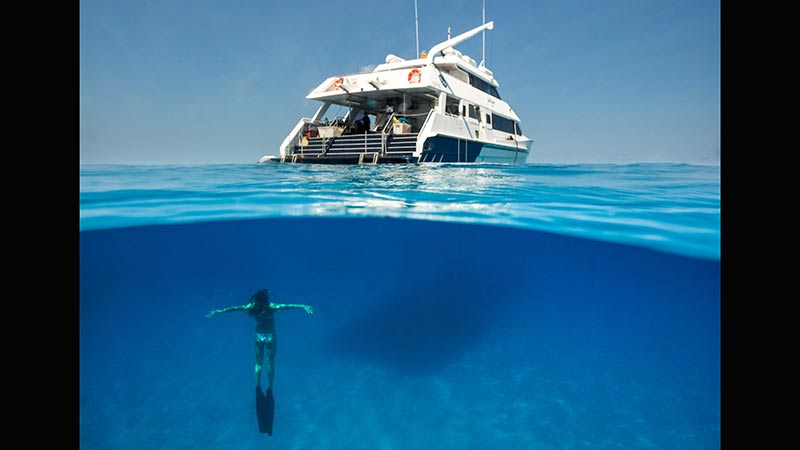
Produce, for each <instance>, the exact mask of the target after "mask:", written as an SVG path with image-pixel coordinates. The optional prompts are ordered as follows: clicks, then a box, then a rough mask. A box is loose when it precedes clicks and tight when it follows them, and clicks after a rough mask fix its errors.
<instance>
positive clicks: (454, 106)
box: [444, 95, 458, 116]
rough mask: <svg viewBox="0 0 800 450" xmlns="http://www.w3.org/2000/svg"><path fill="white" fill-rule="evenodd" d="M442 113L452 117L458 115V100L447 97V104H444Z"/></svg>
mask: <svg viewBox="0 0 800 450" xmlns="http://www.w3.org/2000/svg"><path fill="white" fill-rule="evenodd" d="M444 112H445V113H447V114H452V115H454V116H457V115H458V99H455V98H453V97H450V96H449V95H448V96H447V103H445V107H444Z"/></svg>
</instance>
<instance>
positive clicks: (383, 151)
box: [381, 113, 395, 155]
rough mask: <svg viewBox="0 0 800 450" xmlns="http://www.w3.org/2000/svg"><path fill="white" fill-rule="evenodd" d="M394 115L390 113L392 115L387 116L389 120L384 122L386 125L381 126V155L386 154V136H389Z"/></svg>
mask: <svg viewBox="0 0 800 450" xmlns="http://www.w3.org/2000/svg"><path fill="white" fill-rule="evenodd" d="M394 115H395V113H392V115H391V116H389V119H387V120H386V124H385V125H384V126H383V129H382V130H381V155H385V154H386V147H387V143H386V141H387V136H388V135H389V134H391V131H392V125H393V124H394ZM387 129H388V131H387Z"/></svg>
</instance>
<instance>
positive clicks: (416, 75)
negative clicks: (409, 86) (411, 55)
mask: <svg viewBox="0 0 800 450" xmlns="http://www.w3.org/2000/svg"><path fill="white" fill-rule="evenodd" d="M420 81H422V72H420V71H419V69H411V71H410V72H408V82H409V83H419V82H420Z"/></svg>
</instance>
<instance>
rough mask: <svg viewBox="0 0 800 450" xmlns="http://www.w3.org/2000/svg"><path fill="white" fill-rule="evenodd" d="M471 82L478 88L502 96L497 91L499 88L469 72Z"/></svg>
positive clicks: (495, 95) (498, 96) (493, 95)
mask: <svg viewBox="0 0 800 450" xmlns="http://www.w3.org/2000/svg"><path fill="white" fill-rule="evenodd" d="M469 84H470V85H472V87H474V88H476V89H479V90H481V91H483V92H486V93H487V94H489V95H491V96H492V97H496V98H500V94H499V93H498V92H497V88H496V87H494V86H492V85H491V84H489V82H488V81H485V80H482V79H480V78H478V77H476V76H474V75H472V74H469Z"/></svg>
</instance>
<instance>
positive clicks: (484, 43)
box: [481, 0, 486, 66]
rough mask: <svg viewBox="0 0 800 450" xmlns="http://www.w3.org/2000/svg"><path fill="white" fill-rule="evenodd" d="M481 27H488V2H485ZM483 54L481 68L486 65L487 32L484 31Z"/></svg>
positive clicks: (484, 0)
mask: <svg viewBox="0 0 800 450" xmlns="http://www.w3.org/2000/svg"><path fill="white" fill-rule="evenodd" d="M481 25H486V0H483V22H481ZM482 38H483V53H482V55H481V66H483V65H486V30H483V36H482Z"/></svg>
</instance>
